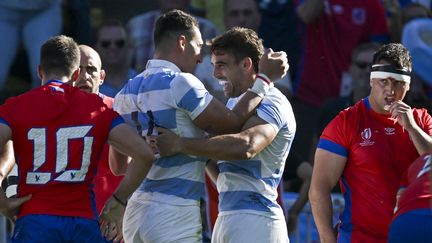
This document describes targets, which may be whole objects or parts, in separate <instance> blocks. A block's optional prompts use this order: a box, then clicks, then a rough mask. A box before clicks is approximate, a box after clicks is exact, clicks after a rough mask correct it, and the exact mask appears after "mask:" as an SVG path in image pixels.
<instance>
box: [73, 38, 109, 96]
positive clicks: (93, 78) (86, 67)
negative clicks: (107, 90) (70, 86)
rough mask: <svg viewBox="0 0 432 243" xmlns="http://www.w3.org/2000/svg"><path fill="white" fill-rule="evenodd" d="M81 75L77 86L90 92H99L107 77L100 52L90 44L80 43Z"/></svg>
mask: <svg viewBox="0 0 432 243" xmlns="http://www.w3.org/2000/svg"><path fill="white" fill-rule="evenodd" d="M79 49H80V53H81V59H80V69H81V72H80V75H79V77H78V80H77V81H76V84H75V86H77V87H78V88H80V89H81V90H84V91H87V92H90V93H95V94H97V93H99V86H100V85H102V83H103V81H104V79H105V71H104V70H103V69H102V61H101V58H100V56H99V53H97V51H95V50H94V49H93V48H91V47H90V46H86V45H79Z"/></svg>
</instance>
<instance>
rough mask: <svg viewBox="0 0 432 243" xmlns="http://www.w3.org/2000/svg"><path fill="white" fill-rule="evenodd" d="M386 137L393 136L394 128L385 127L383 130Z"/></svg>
mask: <svg viewBox="0 0 432 243" xmlns="http://www.w3.org/2000/svg"><path fill="white" fill-rule="evenodd" d="M384 131H385V134H386V135H394V134H395V128H393V127H386V128H384Z"/></svg>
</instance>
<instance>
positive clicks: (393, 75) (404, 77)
mask: <svg viewBox="0 0 432 243" xmlns="http://www.w3.org/2000/svg"><path fill="white" fill-rule="evenodd" d="M370 78H371V79H373V78H379V79H386V78H393V79H395V80H397V81H404V82H405V83H407V84H409V83H410V82H411V77H410V76H408V75H405V74H399V73H391V72H383V71H372V72H371V74H370Z"/></svg>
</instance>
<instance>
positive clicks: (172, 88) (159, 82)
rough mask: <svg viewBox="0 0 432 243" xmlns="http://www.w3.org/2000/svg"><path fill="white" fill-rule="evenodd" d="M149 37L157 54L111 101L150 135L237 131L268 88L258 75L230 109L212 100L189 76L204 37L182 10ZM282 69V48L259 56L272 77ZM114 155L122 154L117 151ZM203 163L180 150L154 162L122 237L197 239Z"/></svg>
mask: <svg viewBox="0 0 432 243" xmlns="http://www.w3.org/2000/svg"><path fill="white" fill-rule="evenodd" d="M154 39H155V43H156V47H155V48H156V50H155V55H154V59H152V60H150V61H149V62H148V63H147V69H146V70H145V71H144V72H143V73H141V74H139V75H138V76H137V77H135V78H134V79H132V80H130V81H129V82H128V83H127V84H126V86H125V87H124V88H123V89H122V90H121V91H120V93H119V94H118V95H117V96H116V97H115V101H114V109H115V110H116V111H118V112H119V113H120V114H121V115H122V116H123V117H124V118H125V120H126V121H127V122H129V123H130V124H133V125H134V126H136V127H137V130H139V132H140V133H141V134H142V135H145V136H147V135H152V134H153V132H156V129H155V126H163V127H166V128H168V129H171V130H172V131H174V132H175V133H177V134H180V135H181V136H186V137H204V136H205V132H210V133H227V132H236V131H239V130H240V129H241V127H242V125H243V124H244V123H245V121H246V120H247V119H248V117H250V116H251V115H252V114H253V109H254V108H255V107H256V106H257V105H258V104H259V102H260V101H261V100H262V97H263V96H264V94H265V93H266V92H267V90H268V89H269V88H270V81H269V80H267V78H262V79H257V81H256V82H255V85H254V86H253V87H252V91H250V92H247V93H246V95H245V97H244V99H242V100H241V101H240V102H239V105H237V107H236V108H234V110H233V111H231V110H229V109H227V108H226V107H225V106H224V105H223V104H222V103H220V102H219V101H217V100H216V99H213V97H212V95H210V94H209V93H208V92H207V90H206V89H205V88H204V85H203V84H202V83H201V82H200V81H199V80H198V79H197V78H196V77H194V76H193V75H192V74H190V73H193V72H194V69H195V67H196V65H197V64H198V63H199V62H201V47H202V45H203V42H202V39H201V34H200V32H199V29H198V23H197V21H196V20H195V19H194V18H193V17H192V16H190V15H189V14H186V13H184V12H182V11H179V10H173V11H169V12H167V13H165V14H164V15H162V16H161V17H160V18H159V19H158V20H157V22H156V26H155V33H154ZM287 69H288V67H287V59H286V54H285V53H276V55H275V54H272V52H271V51H270V52H269V53H267V54H266V56H265V58H264V62H260V70H261V71H262V72H264V73H266V74H267V76H269V77H270V78H271V80H277V79H278V78H281V76H283V75H284V74H285V73H286V71H287ZM267 82H268V83H267ZM113 157H115V158H117V160H118V161H123V160H125V159H126V158H125V156H121V155H120V154H117V153H114V154H113ZM205 161H206V159H204V158H202V157H197V156H191V155H187V154H178V155H175V156H171V157H165V158H161V159H158V160H157V161H156V162H155V164H154V166H153V167H152V168H151V170H150V173H149V174H148V176H147V178H146V179H145V180H144V182H143V183H142V184H141V186H140V187H139V188H138V190H137V191H136V192H135V193H134V194H133V195H132V197H131V199H130V200H129V203H128V206H127V209H126V213H125V217H124V230H123V233H124V238H125V240H126V241H127V242H173V241H179V242H201V230H202V229H201V217H200V207H199V200H200V198H202V197H203V196H204V167H205ZM168 229H169V230H168Z"/></svg>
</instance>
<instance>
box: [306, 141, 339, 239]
mask: <svg viewBox="0 0 432 243" xmlns="http://www.w3.org/2000/svg"><path fill="white" fill-rule="evenodd" d="M346 161H347V158H346V157H343V156H340V155H338V154H335V153H332V152H329V151H326V150H323V149H320V148H318V149H317V150H316V153H315V163H314V166H313V172H312V181H311V187H310V189H309V200H310V203H311V206H312V213H313V217H314V220H315V223H316V226H317V228H318V232H319V235H320V240H321V242H323V243H326V242H331V243H333V242H336V237H335V235H334V233H333V225H332V215H333V207H332V200H331V191H332V189H333V187H334V186H335V185H336V183H337V181H338V180H339V178H340V177H341V175H342V172H343V169H344V168H345V164H346Z"/></svg>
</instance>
